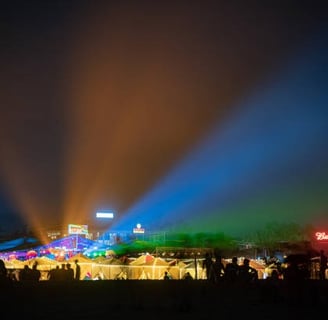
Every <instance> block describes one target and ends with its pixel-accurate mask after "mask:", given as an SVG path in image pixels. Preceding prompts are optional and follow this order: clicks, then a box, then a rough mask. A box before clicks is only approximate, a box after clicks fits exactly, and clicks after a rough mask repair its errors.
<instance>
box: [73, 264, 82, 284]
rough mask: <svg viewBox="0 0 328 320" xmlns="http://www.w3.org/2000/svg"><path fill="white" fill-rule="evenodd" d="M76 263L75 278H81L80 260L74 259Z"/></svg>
mask: <svg viewBox="0 0 328 320" xmlns="http://www.w3.org/2000/svg"><path fill="white" fill-rule="evenodd" d="M74 263H75V275H74V279H75V280H80V277H81V266H80V265H79V260H77V259H76V260H74Z"/></svg>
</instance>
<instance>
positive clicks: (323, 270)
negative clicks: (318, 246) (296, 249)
mask: <svg viewBox="0 0 328 320" xmlns="http://www.w3.org/2000/svg"><path fill="white" fill-rule="evenodd" d="M326 269H327V256H326V255H325V252H324V251H323V250H320V280H325V279H326Z"/></svg>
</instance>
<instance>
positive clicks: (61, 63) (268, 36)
mask: <svg viewBox="0 0 328 320" xmlns="http://www.w3.org/2000/svg"><path fill="white" fill-rule="evenodd" d="M264 3H265V4H264ZM326 14H327V12H326V10H325V7H324V5H323V1H318V2H316V1H206V0H205V1H160V0H159V1H82V0H77V1H69V0H67V1H64V0H63V1H8V3H7V4H5V5H2V7H1V10H0V22H1V32H2V36H1V49H2V50H1V53H0V55H1V62H2V63H1V64H2V66H1V78H0V79H1V80H0V81H1V89H0V90H1V105H0V112H1V113H0V115H1V117H0V154H1V157H0V232H4V233H7V232H12V231H17V230H23V229H24V228H26V226H29V227H33V228H35V229H36V230H42V229H44V228H50V227H53V228H56V227H57V226H66V225H67V224H68V223H82V224H89V223H92V222H93V221H94V216H95V213H96V211H98V210H105V209H106V210H107V209H108V210H112V211H113V212H114V213H115V223H114V225H116V226H117V227H122V228H124V227H126V226H128V225H129V223H127V224H125V222H127V221H128V220H129V217H130V216H133V215H135V210H139V211H138V213H137V217H138V218H139V217H140V218H142V216H144V217H146V216H149V218H147V219H145V222H146V224H147V223H148V222H149V221H150V220H152V222H153V227H154V228H156V223H154V221H155V222H156V221H158V222H160V221H161V222H162V225H161V227H163V228H169V227H171V226H172V225H174V226H175V227H176V228H178V229H181V230H183V229H184V228H185V230H190V231H201V232H206V231H207V230H210V231H216V230H217V231H226V232H227V233H229V232H231V231H236V230H237V231H238V232H242V231H245V230H243V227H244V228H245V229H247V230H255V229H256V228H258V227H259V224H260V223H266V222H270V221H272V220H277V221H284V222H289V221H291V222H299V223H314V224H318V225H320V226H324V225H325V223H326V225H327V227H328V222H327V221H326V218H327V220H328V200H327V199H328V197H327V191H328V188H327V186H328V183H327V181H328V180H327V178H328V171H327V164H328V151H327V150H328V148H327V147H328V143H327V139H326V138H327V137H328V131H327V129H326V128H327V127H328V112H327V108H328V107H327V102H328V98H327V83H328V76H327V74H328V70H327V65H328V64H327V59H326V57H327V54H328V44H327V39H328V38H327V36H328V32H327V31H328V28H327V22H326V21H325V18H326V17H327V15H326ZM259 123H260V124H261V125H259ZM280 126H281V127H280ZM289 129H291V131H290V130H289ZM238 130H239V131H238ZM289 134H291V135H289ZM291 136H292V137H293V138H291ZM214 137H215V138H214ZM266 137H268V139H267V140H265V139H266ZM261 139H262V140H261ZM237 141H238V143H237ZM287 141H288V142H290V144H288V143H287ZM202 148H205V151H204V150H203V149H202ZM257 151H258V152H259V154H261V157H259V156H257V154H258V153H257ZM294 151H295V153H294V154H292V153H293V152H294ZM228 154H229V156H228ZM201 155H202V156H201ZM205 155H206V159H205ZM264 155H265V156H264ZM202 157H203V158H202ZM194 159H196V160H197V161H196V163H197V165H196V166H195V167H194V165H191V164H190V163H191V161H193V160H194ZM260 160H261V161H260ZM229 164H234V166H229ZM264 164H266V165H264ZM269 164H270V166H269ZM287 164H288V165H287ZM188 168H191V170H188ZM208 168H210V169H211V170H210V171H209V170H207V169H208ZM252 170H254V172H255V171H256V177H255V175H250V173H251V172H252ZM286 172H289V174H290V173H292V174H293V177H290V176H288V177H286V175H285V174H286ZM223 173H224V174H223ZM260 176H261V177H260ZM205 177H206V179H205ZM254 177H255V178H254ZM174 179H176V180H174ZM224 179H226V181H229V183H230V185H228V184H227V183H223V181H224ZM254 179H255V180H254ZM182 180H183V181H184V182H186V181H187V182H186V183H181V181H182ZM168 181H170V183H169V184H168ZM218 181H221V182H222V183H221V184H220V185H218ZM232 181H234V183H235V184H233V185H231V183H232ZM254 181H256V183H254ZM175 182H176V183H175ZM166 184H168V185H169V187H166ZM188 186H190V187H192V188H193V191H192V192H191V191H190V190H188ZM236 186H237V188H236ZM246 190H247V192H246ZM173 193H174V194H173ZM154 194H156V199H162V201H163V203H165V204H166V205H165V206H164V205H163V203H162V202H158V201H151V200H150V198H151V197H153V196H154ZM200 195H201V196H200ZM173 196H174V197H176V196H177V198H178V199H179V200H180V201H179V202H177V201H171V200H172V198H173ZM246 198H247V201H246V200H245V199H246ZM152 199H153V198H152ZM166 199H167V200H166ZM191 200H193V201H191ZM196 200H197V201H196ZM204 203H205V204H206V205H204ZM156 210H158V212H157V211H156ZM194 211H197V213H198V214H195V212H194ZM254 212H256V214H254ZM289 213H290V215H289ZM165 217H167V218H165ZM199 217H202V219H201V220H202V221H199ZM229 217H230V218H229ZM238 217H239V218H238ZM203 218H204V219H203ZM240 219H241V220H242V221H243V222H245V221H248V220H249V221H252V223H250V224H249V225H248V224H247V223H245V224H243V223H241V222H240ZM186 220H188V225H185V226H183V222H185V221H186ZM192 221H195V223H194V224H193V223H192ZM134 222H136V220H134V221H133V222H130V223H132V224H133V223H134ZM235 222H236V224H238V228H237V226H236V225H234V223H235ZM258 222H259V224H258ZM202 223H203V224H202ZM182 226H183V227H182ZM197 226H198V229H197Z"/></svg>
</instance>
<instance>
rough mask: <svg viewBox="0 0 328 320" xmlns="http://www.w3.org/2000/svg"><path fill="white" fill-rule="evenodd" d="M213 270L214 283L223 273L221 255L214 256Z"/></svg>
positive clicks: (218, 280) (221, 277)
mask: <svg viewBox="0 0 328 320" xmlns="http://www.w3.org/2000/svg"><path fill="white" fill-rule="evenodd" d="M213 272H214V282H215V283H218V282H220V281H221V280H222V279H223V276H224V274H225V267H224V264H223V262H222V257H221V255H216V256H215V261H214V263H213Z"/></svg>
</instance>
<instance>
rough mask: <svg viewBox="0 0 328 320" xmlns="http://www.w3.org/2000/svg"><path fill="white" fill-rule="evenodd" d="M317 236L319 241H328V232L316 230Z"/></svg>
mask: <svg viewBox="0 0 328 320" xmlns="http://www.w3.org/2000/svg"><path fill="white" fill-rule="evenodd" d="M315 238H316V240H318V241H328V234H326V232H316V233H315Z"/></svg>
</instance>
